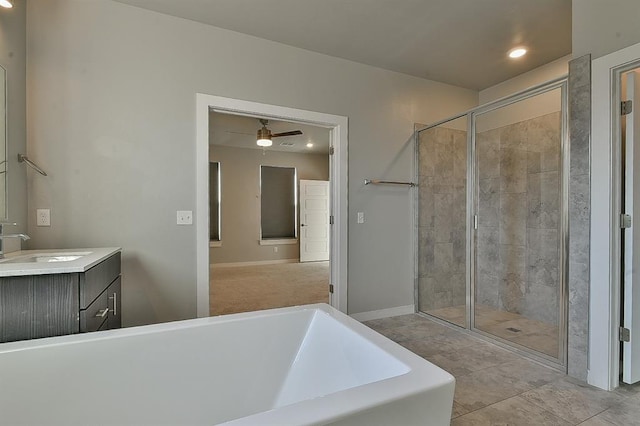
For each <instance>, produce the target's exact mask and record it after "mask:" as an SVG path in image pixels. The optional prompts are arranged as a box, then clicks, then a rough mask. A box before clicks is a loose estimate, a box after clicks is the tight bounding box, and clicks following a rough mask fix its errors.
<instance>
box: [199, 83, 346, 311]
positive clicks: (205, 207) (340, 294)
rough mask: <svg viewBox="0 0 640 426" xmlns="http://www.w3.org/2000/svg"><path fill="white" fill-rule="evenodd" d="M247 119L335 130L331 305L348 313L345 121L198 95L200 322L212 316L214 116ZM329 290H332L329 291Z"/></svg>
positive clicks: (332, 140) (331, 171)
mask: <svg viewBox="0 0 640 426" xmlns="http://www.w3.org/2000/svg"><path fill="white" fill-rule="evenodd" d="M210 111H215V112H220V113H227V114H236V115H248V116H251V117H258V118H264V119H268V120H285V121H291V122H295V123H301V124H309V125H313V126H319V127H325V128H328V129H329V130H330V135H331V136H330V146H331V148H332V149H333V154H332V155H330V156H329V182H330V183H329V188H330V214H332V215H333V216H334V223H333V225H332V226H331V231H330V232H331V235H330V244H331V247H330V253H329V259H330V260H329V262H330V263H329V264H330V280H331V281H330V282H331V284H333V288H334V291H333V294H330V297H329V299H330V304H331V306H333V307H335V308H336V309H338V310H340V311H342V312H344V313H345V314H346V313H347V261H348V259H347V250H348V241H347V236H348V232H347V231H348V223H347V183H348V181H347V176H348V175H347V171H348V163H347V152H348V150H347V145H348V123H349V119H348V117H345V116H340V115H332V114H325V113H321V112H315V111H307V110H302V109H297V108H289V107H283V106H278V105H269V104H264V103H258V102H251V101H244V100H239V99H233V98H225V97H221V96H214V95H208V94H204V93H196V170H195V172H196V211H195V225H196V229H195V231H196V281H197V283H196V308H197V315H198V317H208V316H209V272H210V265H209V112H210ZM327 290H328V289H327Z"/></svg>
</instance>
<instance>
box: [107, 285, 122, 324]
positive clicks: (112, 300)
mask: <svg viewBox="0 0 640 426" xmlns="http://www.w3.org/2000/svg"><path fill="white" fill-rule="evenodd" d="M107 293H108V294H109V319H108V320H107V321H108V324H107V326H108V328H110V329H111V328H120V327H122V320H121V316H120V313H121V311H122V308H121V307H122V298H121V297H120V295H121V294H122V282H121V277H118V278H116V280H115V281H114V282H113V283H111V285H110V286H109V288H107Z"/></svg>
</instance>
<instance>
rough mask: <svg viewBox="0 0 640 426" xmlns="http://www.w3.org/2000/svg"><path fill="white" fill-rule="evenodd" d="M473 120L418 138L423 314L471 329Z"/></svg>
mask: <svg viewBox="0 0 640 426" xmlns="http://www.w3.org/2000/svg"><path fill="white" fill-rule="evenodd" d="M467 146H468V144H467V117H466V116H463V117H461V118H458V119H454V120H451V121H448V122H446V123H443V124H440V125H438V126H434V127H431V128H428V129H426V130H423V131H421V132H420V133H419V139H418V177H419V191H418V199H419V214H418V310H419V311H421V312H424V313H427V314H430V315H433V316H435V317H437V318H440V319H442V320H445V321H448V322H451V323H453V324H456V325H459V326H461V327H466V326H467V314H468V304H467V294H468V290H467V289H468V287H467V250H468V246H467V238H468V237H467Z"/></svg>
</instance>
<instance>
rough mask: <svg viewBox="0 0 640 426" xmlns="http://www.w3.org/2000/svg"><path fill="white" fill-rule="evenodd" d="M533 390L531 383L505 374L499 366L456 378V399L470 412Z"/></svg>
mask: <svg viewBox="0 0 640 426" xmlns="http://www.w3.org/2000/svg"><path fill="white" fill-rule="evenodd" d="M533 388H534V385H532V384H531V383H529V382H527V381H524V380H521V379H520V378H518V377H514V376H513V375H511V374H509V375H507V374H504V373H503V370H501V369H500V366H497V367H490V368H485V369H484V370H480V371H475V372H473V373H471V374H467V375H466V376H462V377H459V378H456V390H455V397H454V399H455V400H456V401H457V402H458V403H459V404H461V405H463V406H464V407H465V408H467V409H468V410H469V411H474V410H478V409H480V408H484V407H486V406H488V405H491V404H494V403H496V402H499V401H502V400H505V399H507V398H510V397H513V396H516V395H519V394H521V393H522V392H525V391H527V390H530V389H533Z"/></svg>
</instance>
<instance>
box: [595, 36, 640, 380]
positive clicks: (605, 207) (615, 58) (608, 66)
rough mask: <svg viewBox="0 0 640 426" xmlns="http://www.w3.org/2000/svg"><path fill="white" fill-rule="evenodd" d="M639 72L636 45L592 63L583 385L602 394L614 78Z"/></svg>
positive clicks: (615, 361) (614, 184) (616, 283)
mask: <svg viewBox="0 0 640 426" xmlns="http://www.w3.org/2000/svg"><path fill="white" fill-rule="evenodd" d="M639 66H640V43H638V44H635V45H633V46H629V47H627V48H624V49H621V50H618V51H616V52H613V53H611V54H609V55H606V56H603V57H601V58H597V59H595V60H593V61H592V94H591V105H592V108H591V123H592V124H591V129H592V136H591V182H590V187H591V244H590V250H591V258H590V277H589V279H590V283H589V349H588V354H589V355H588V359H589V367H588V373H587V382H588V383H589V384H591V385H593V386H596V387H599V388H601V389H605V390H613V389H615V388H617V387H618V386H619V384H620V380H619V374H620V361H619V360H620V345H619V338H618V333H619V327H620V291H621V285H620V284H621V281H620V276H621V274H620V272H621V271H620V259H621V254H622V251H621V247H620V244H621V239H620V213H621V211H620V200H621V193H620V191H621V175H620V173H621V170H622V169H621V164H620V161H621V155H620V154H621V134H620V114H619V112H620V101H621V93H620V92H621V88H620V77H621V75H622V73H624V72H626V71H629V70H631V69H634V68H637V67H639ZM605 200H608V202H605ZM602 259H607V260H608V261H607V262H602Z"/></svg>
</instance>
